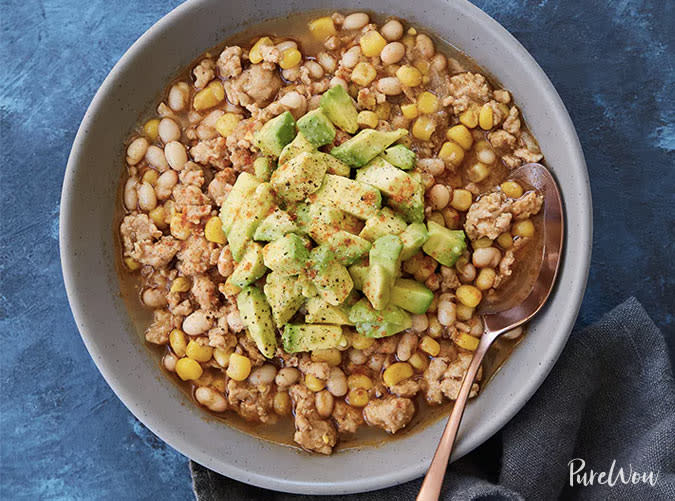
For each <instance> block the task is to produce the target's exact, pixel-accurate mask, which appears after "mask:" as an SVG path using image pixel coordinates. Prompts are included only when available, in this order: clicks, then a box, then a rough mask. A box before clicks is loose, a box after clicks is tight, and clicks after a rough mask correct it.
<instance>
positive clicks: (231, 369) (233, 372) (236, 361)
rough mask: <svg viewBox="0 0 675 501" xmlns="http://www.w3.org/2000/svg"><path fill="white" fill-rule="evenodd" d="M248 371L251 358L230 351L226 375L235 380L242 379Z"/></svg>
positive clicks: (246, 375)
mask: <svg viewBox="0 0 675 501" xmlns="http://www.w3.org/2000/svg"><path fill="white" fill-rule="evenodd" d="M250 373H251V359H249V358H248V357H245V356H244V355H240V354H239V353H232V355H230V362H229V364H228V365H227V375H228V376H229V377H230V378H232V379H234V380H235V381H243V380H244V379H246V378H247V377H248V375H249V374H250Z"/></svg>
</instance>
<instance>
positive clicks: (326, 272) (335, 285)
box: [313, 261, 354, 306]
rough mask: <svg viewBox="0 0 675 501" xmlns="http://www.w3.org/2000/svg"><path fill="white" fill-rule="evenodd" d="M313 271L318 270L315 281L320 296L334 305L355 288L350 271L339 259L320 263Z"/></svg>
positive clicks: (342, 300)
mask: <svg viewBox="0 0 675 501" xmlns="http://www.w3.org/2000/svg"><path fill="white" fill-rule="evenodd" d="M313 271H315V272H316V274H315V275H314V277H313V281H314V285H315V286H316V288H317V290H318V292H319V296H320V297H321V298H322V299H323V300H324V301H326V302H327V303H329V304H332V305H333V306H337V305H339V304H341V303H342V302H344V300H345V299H347V297H348V296H349V293H350V292H351V291H352V289H353V288H354V282H353V281H352V277H351V275H350V274H349V271H347V268H345V267H344V266H343V265H341V264H340V263H338V262H337V261H328V262H323V263H319V264H318V265H317V266H315V267H314V270H313Z"/></svg>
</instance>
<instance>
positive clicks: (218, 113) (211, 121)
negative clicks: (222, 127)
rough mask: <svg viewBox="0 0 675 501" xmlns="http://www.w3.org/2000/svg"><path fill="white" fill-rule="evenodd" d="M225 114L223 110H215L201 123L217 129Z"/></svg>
mask: <svg viewBox="0 0 675 501" xmlns="http://www.w3.org/2000/svg"><path fill="white" fill-rule="evenodd" d="M224 114H225V112H224V111H223V110H213V111H211V112H210V113H209V114H208V115H206V116H205V117H204V119H203V120H202V122H201V125H206V126H207V127H215V126H216V122H217V121H218V119H219V118H220V117H222V116H223V115H224ZM178 137H180V136H178ZM176 139H178V138H176Z"/></svg>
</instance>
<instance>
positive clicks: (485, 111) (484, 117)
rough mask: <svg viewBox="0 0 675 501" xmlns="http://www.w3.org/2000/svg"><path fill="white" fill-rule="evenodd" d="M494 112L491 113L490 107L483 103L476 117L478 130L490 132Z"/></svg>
mask: <svg viewBox="0 0 675 501" xmlns="http://www.w3.org/2000/svg"><path fill="white" fill-rule="evenodd" d="M493 119H494V112H493V111H492V106H490V105H489V104H487V103H485V104H484V105H483V107H482V108H481V109H480V114H479V115H478V123H479V124H480V128H481V129H483V130H490V129H492V126H493V125H494V121H493Z"/></svg>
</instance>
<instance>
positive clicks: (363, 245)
mask: <svg viewBox="0 0 675 501" xmlns="http://www.w3.org/2000/svg"><path fill="white" fill-rule="evenodd" d="M322 246H325V247H326V248H328V249H329V250H330V252H331V253H332V254H333V255H334V256H335V260H336V261H337V262H338V263H340V264H342V265H345V266H349V265H350V264H352V263H354V262H355V261H356V260H358V259H359V258H360V257H362V256H363V255H365V254H367V253H368V251H370V247H371V244H370V242H369V241H368V240H365V239H364V238H361V237H359V236H357V235H354V234H352V233H349V232H347V231H344V230H340V231H337V232H335V233H333V235H331V236H330V237H329V238H328V240H327V241H326V243H324V244H322Z"/></svg>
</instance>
